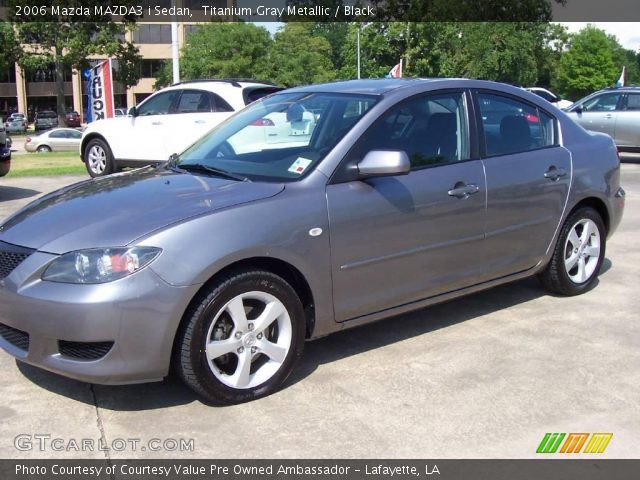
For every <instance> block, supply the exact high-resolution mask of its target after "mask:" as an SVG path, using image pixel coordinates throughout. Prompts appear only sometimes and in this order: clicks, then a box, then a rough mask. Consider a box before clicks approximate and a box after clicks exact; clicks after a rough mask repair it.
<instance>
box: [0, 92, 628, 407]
mask: <svg viewBox="0 0 640 480" xmlns="http://www.w3.org/2000/svg"><path fill="white" fill-rule="evenodd" d="M623 208H624V191H623V189H622V188H621V187H620V172H619V160H618V157H617V152H616V148H615V145H614V143H613V141H612V140H611V138H610V137H608V136H607V135H603V134H599V133H589V132H587V131H585V130H584V129H583V128H582V127H580V126H579V125H577V124H576V123H575V122H573V121H572V120H571V119H570V118H568V117H567V116H566V115H565V114H564V113H563V112H561V111H560V110H557V109H556V108H555V107H553V106H551V105H550V104H549V103H547V102H545V101H544V100H542V99H541V98H540V97H538V96H536V95H534V94H531V93H528V92H525V91H523V90H522V89H519V88H515V87H510V86H507V85H501V84H497V83H492V82H485V81H475V80H459V79H457V80H456V79H434V80H417V79H413V80H411V79H380V80H362V81H350V82H338V83H331V84H325V85H314V86H308V87H302V88H295V89H291V90H287V91H283V92H281V93H278V94H275V95H272V96H270V97H267V98H264V99H262V100H260V101H258V102H256V103H254V104H252V105H251V106H249V107H247V108H246V109H244V110H242V111H241V112H239V113H237V114H236V115H234V116H233V117H231V118H230V119H228V120H227V121H225V122H224V123H222V124H220V125H219V126H218V127H217V128H215V129H214V130H212V131H211V132H209V133H208V134H207V135H205V136H204V137H203V138H201V139H200V140H199V141H198V142H197V143H195V144H194V145H193V146H191V147H190V148H188V149H187V150H186V151H184V152H182V153H179V154H176V155H172V157H171V158H170V159H169V160H168V161H163V162H161V163H159V164H158V165H156V166H149V167H145V168H141V169H138V170H133V171H128V172H125V173H118V174H115V175H111V176H107V177H104V178H100V179H92V180H87V181H84V182H81V183H78V184H75V185H71V186H69V187H66V188H63V189H61V190H58V191H57V192H54V193H51V194H48V195H45V196H43V197H42V198H40V199H39V200H37V201H35V202H33V203H31V204H30V205H28V206H26V207H25V208H23V209H22V210H20V211H18V212H16V213H15V214H14V215H13V216H11V217H10V218H8V219H7V220H6V221H5V222H4V223H3V224H2V225H1V226H0V279H1V280H0V346H1V347H2V348H3V349H4V350H5V351H7V352H8V353H9V354H11V355H13V356H14V357H16V358H17V359H19V360H20V361H23V362H27V363H30V364H33V365H36V366H39V367H42V368H44V369H47V370H50V371H53V372H57V373H60V374H62V375H66V376H69V377H73V378H76V379H80V380H84V381H87V382H95V383H102V384H124V383H134V382H148V381H156V380H160V379H162V378H163V377H165V376H166V375H167V374H168V372H169V368H170V367H173V368H175V369H176V370H177V372H178V373H179V375H180V376H181V377H182V378H183V379H184V381H185V382H186V383H187V384H188V385H189V386H190V387H191V388H193V389H194V390H195V391H196V392H198V393H199V394H200V395H202V396H203V397H205V398H206V399H208V400H209V401H210V402H212V403H216V404H223V403H237V402H243V401H248V400H252V399H255V398H258V397H261V396H264V395H268V394H270V393H272V392H273V391H274V390H276V389H277V388H278V387H279V386H280V385H281V384H282V383H283V382H284V380H285V379H286V378H287V376H288V375H289V374H290V373H291V371H292V369H293V368H294V366H295V364H296V362H297V361H298V360H299V359H300V356H301V355H302V350H303V346H304V343H305V340H307V339H313V338H317V337H321V336H324V335H327V334H330V333H332V332H336V331H338V330H341V329H345V328H350V327H354V326H358V325H362V324H365V323H368V322H371V321H374V320H377V319H380V318H383V317H388V316H391V315H395V314H398V313H401V312H405V311H409V310H413V309H418V308H422V307H424V306H427V305H430V304H433V303H437V302H441V301H444V300H447V299H451V298H453V297H457V296H461V295H465V294H467V293H470V292H475V291H478V290H481V289H486V288H489V287H492V286H494V285H498V284H502V283H505V282H509V281H513V280H516V279H520V278H523V277H527V276H531V275H538V276H539V277H540V279H541V280H542V284H543V285H544V286H546V287H547V288H548V289H550V290H551V291H553V292H556V293H560V294H563V295H576V294H580V293H584V292H586V291H588V290H589V289H590V288H592V287H593V286H594V285H595V281H596V277H597V276H598V272H599V270H600V267H601V265H602V261H603V259H604V256H605V245H606V240H607V238H608V237H609V236H610V235H611V234H612V233H613V232H614V230H615V229H616V227H617V226H618V224H619V222H620V219H621V217H622V212H623Z"/></svg>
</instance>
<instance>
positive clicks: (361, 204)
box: [327, 92, 486, 322]
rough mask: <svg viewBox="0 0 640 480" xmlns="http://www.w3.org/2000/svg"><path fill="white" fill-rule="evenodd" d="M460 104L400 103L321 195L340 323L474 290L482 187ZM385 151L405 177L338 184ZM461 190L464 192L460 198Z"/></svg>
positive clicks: (423, 99)
mask: <svg viewBox="0 0 640 480" xmlns="http://www.w3.org/2000/svg"><path fill="white" fill-rule="evenodd" d="M466 104H467V101H466V95H465V94H464V92H451V93H444V94H430V95H421V96H418V97H413V98H411V99H409V100H405V101H404V102H402V103H400V104H399V105H397V106H396V107H394V108H392V109H391V110H389V111H388V112H387V113H385V114H383V115H382V116H381V117H380V118H379V119H378V120H377V121H376V122H375V123H374V124H373V125H372V126H371V127H370V128H369V130H368V131H367V132H365V134H364V135H363V136H362V137H361V139H360V140H359V141H358V143H357V144H356V146H355V147H354V148H353V149H352V150H351V152H350V153H349V154H348V156H347V158H346V159H345V161H344V162H343V165H342V166H341V167H340V170H339V172H338V176H337V180H335V179H336V177H335V175H334V182H333V183H331V184H330V185H328V186H327V204H328V211H329V223H330V238H331V259H332V275H333V295H334V309H335V317H336V320H337V321H340V322H341V321H345V320H349V319H353V318H357V317H360V316H363V315H367V314H371V313H375V312H378V311H382V310H385V309H389V308H393V307H396V306H399V305H403V304H408V303H411V302H415V301H419V300H421V299H425V298H428V297H431V296H434V295H438V294H441V293H444V292H447V291H451V290H456V289H459V288H464V287H466V286H469V285H472V284H473V283H475V282H476V279H477V278H478V276H479V274H480V272H481V271H482V268H483V259H482V255H481V254H480V253H479V252H481V251H482V245H483V238H484V221H485V196H486V182H485V177H484V170H483V167H482V162H481V161H480V160H477V159H471V158H470V153H469V152H470V148H469V143H470V142H469V129H468V116H467V110H466ZM385 149H386V150H403V151H405V152H406V153H407V154H408V156H409V158H410V161H411V165H412V169H411V171H410V173H409V174H408V175H404V176H393V177H378V178H371V179H365V180H361V179H353V178H352V179H349V177H348V173H346V174H345V175H347V176H346V177H343V178H340V174H341V172H350V171H354V168H355V166H356V164H357V162H358V161H360V160H361V159H362V158H364V156H365V155H366V154H367V153H368V152H369V151H372V150H385ZM464 186H467V187H469V188H468V192H469V193H468V194H466V195H457V194H456V192H457V191H456V190H455V189H460V188H462V187H464Z"/></svg>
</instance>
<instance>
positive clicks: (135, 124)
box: [80, 80, 282, 177]
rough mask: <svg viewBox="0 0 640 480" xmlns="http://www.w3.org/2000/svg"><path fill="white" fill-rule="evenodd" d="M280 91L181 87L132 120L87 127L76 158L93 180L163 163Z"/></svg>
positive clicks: (235, 85) (235, 83) (230, 85)
mask: <svg viewBox="0 0 640 480" xmlns="http://www.w3.org/2000/svg"><path fill="white" fill-rule="evenodd" d="M279 90H282V89H281V88H280V87H276V86H273V85H267V84H263V83H256V82H249V81H241V80H211V81H194V82H183V83H179V84H176V85H172V86H171V87H167V88H165V89H163V90H161V91H159V92H157V93H155V94H153V95H151V96H150V97H148V98H146V99H145V100H144V101H143V102H142V103H141V104H140V105H138V106H136V107H135V108H133V109H131V111H130V113H131V114H132V115H127V116H119V117H116V118H110V119H106V120H99V121H96V122H92V123H91V124H89V126H88V128H87V130H86V131H85V135H84V138H83V140H82V147H81V150H80V155H81V158H82V160H83V161H84V163H85V165H86V166H87V171H88V172H89V175H91V176H92V177H99V176H102V175H108V174H109V173H113V172H115V171H118V170H119V169H120V168H122V167H126V166H136V167H140V166H144V165H148V164H149V163H153V162H159V161H165V160H167V158H169V155H171V154H173V153H180V152H182V151H183V150H184V149H185V148H187V147H188V146H189V145H191V144H192V143H193V142H195V141H196V140H197V139H198V138H200V137H201V136H202V135H204V134H205V133H206V132H208V131H209V130H211V129H212V128H213V127H215V126H216V125H217V124H219V123H220V122H222V121H223V120H224V119H226V118H227V117H229V116H230V115H231V114H232V113H233V112H235V111H236V110H240V109H242V108H244V107H245V106H246V105H248V104H249V103H251V102H253V101H255V100H258V99H259V98H261V97H263V96H265V95H269V94H271V93H274V92H276V91H279Z"/></svg>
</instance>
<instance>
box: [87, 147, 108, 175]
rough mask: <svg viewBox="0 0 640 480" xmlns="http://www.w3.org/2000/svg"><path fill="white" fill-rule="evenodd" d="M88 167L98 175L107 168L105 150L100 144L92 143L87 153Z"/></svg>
mask: <svg viewBox="0 0 640 480" xmlns="http://www.w3.org/2000/svg"><path fill="white" fill-rule="evenodd" d="M87 159H88V163H89V168H90V169H91V171H92V172H93V173H95V174H96V175H100V174H101V173H102V172H104V171H105V169H106V168H107V152H105V151H104V148H102V147H101V146H100V145H93V146H92V147H91V148H90V149H89V153H88V155H87Z"/></svg>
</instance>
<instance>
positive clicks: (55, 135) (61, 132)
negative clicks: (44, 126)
mask: <svg viewBox="0 0 640 480" xmlns="http://www.w3.org/2000/svg"><path fill="white" fill-rule="evenodd" d="M49 138H67V135H66V134H65V131H64V130H55V131H53V132H51V133H50V134H49Z"/></svg>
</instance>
